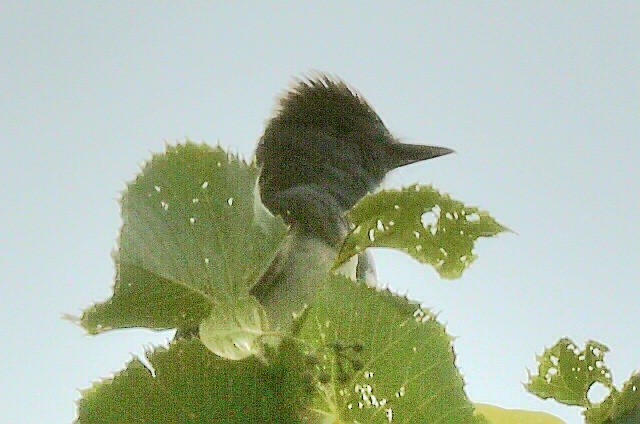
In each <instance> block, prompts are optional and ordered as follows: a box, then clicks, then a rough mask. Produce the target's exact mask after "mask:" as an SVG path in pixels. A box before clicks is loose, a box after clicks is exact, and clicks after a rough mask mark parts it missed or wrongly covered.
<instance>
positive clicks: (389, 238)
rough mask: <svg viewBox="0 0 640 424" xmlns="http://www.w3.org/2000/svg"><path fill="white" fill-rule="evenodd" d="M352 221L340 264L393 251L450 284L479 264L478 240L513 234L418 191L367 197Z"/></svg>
mask: <svg viewBox="0 0 640 424" xmlns="http://www.w3.org/2000/svg"><path fill="white" fill-rule="evenodd" d="M349 220H350V221H351V223H352V228H353V229H352V231H351V232H350V233H349V235H348V236H347V239H346V241H345V243H344V244H343V246H342V251H341V252H340V255H339V256H338V261H337V262H338V264H342V263H344V262H346V261H347V260H348V259H349V258H351V257H352V256H353V255H355V254H357V253H360V252H362V251H363V250H364V249H366V248H368V247H390V248H394V249H399V250H402V251H404V252H406V253H408V254H409V255H411V256H412V257H413V258H415V259H417V260H418V261H420V262H423V263H427V264H430V265H431V266H433V267H434V268H435V269H436V271H437V272H438V274H439V275H440V276H441V277H443V278H447V279H454V278H459V277H460V276H461V275H462V272H463V271H464V270H465V269H466V268H468V267H469V265H471V263H472V262H473V261H474V260H475V259H476V255H475V254H474V252H473V247H474V243H475V241H476V240H477V239H478V238H479V237H492V236H495V235H496V234H499V233H501V232H504V231H509V229H508V228H506V227H504V226H503V225H501V224H499V223H498V222H497V221H495V220H494V219H493V218H492V217H491V216H490V215H489V214H488V213H487V212H484V211H481V210H479V209H478V208H476V207H471V206H465V205H464V204H463V203H462V202H459V201H457V200H453V199H451V198H450V197H449V196H448V195H446V194H441V193H439V192H438V191H437V190H435V189H434V188H433V187H431V186H419V185H414V186H411V187H407V188H404V189H401V190H390V191H382V192H378V193H375V194H372V195H369V196H366V197H365V198H364V199H362V201H360V202H359V203H358V204H357V205H356V206H355V207H354V209H353V210H352V211H351V212H350V213H349Z"/></svg>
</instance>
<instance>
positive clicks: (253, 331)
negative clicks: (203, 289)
mask: <svg viewBox="0 0 640 424" xmlns="http://www.w3.org/2000/svg"><path fill="white" fill-rule="evenodd" d="M230 306H232V308H231V311H232V312H231V313H229V312H226V311H221V309H219V308H213V309H212V310H211V315H209V316H208V317H207V318H205V319H204V320H203V321H202V322H201V323H200V328H199V332H198V334H199V336H200V340H202V343H203V344H204V345H205V346H207V347H208V348H209V349H210V350H211V351H212V352H213V353H215V354H216V355H219V356H222V357H223V358H227V359H234V360H237V359H244V358H247V357H249V356H251V355H259V356H262V353H263V352H262V351H263V344H264V343H263V340H262V338H263V336H265V335H268V333H267V331H268V324H267V317H266V314H265V311H264V309H263V308H262V307H261V306H260V304H259V303H258V301H257V300H256V299H255V298H253V297H247V298H244V299H239V300H238V301H236V302H235V304H230Z"/></svg>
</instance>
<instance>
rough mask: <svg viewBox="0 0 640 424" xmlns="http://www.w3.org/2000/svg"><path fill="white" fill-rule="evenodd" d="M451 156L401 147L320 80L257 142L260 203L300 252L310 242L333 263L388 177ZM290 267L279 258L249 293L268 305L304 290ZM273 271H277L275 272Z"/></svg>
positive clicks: (330, 82)
mask: <svg viewBox="0 0 640 424" xmlns="http://www.w3.org/2000/svg"><path fill="white" fill-rule="evenodd" d="M451 152H452V150H450V149H447V148H443V147H434V146H423V145H414V144H404V143H400V142H399V141H398V140H397V139H396V138H394V137H393V135H392V134H391V133H390V132H389V130H388V129H387V127H386V126H385V124H384V123H383V121H382V119H381V118H380V116H378V114H377V113H376V112H375V111H374V110H373V109H372V108H371V106H370V105H369V104H368V103H367V102H366V101H365V100H364V98H363V97H362V96H360V95H359V94H357V93H356V92H355V91H354V90H352V89H351V88H349V87H348V86H347V85H346V84H345V83H344V82H342V81H340V80H337V79H334V78H331V77H329V76H327V75H323V74H319V75H315V76H313V77H311V78H309V79H305V80H299V81H298V82H297V84H296V85H295V86H294V87H293V88H292V89H291V90H290V91H289V92H288V93H287V94H286V95H285V96H284V97H283V98H282V99H281V100H280V104H279V108H278V110H277V111H276V114H275V116H274V117H273V118H271V120H270V121H269V122H268V124H267V127H266V129H265V132H264V134H263V136H262V137H261V138H260V141H259V143H258V147H257V149H256V159H257V163H258V165H259V166H260V167H261V168H262V170H261V174H260V179H259V188H260V196H261V198H262V202H263V203H264V204H265V206H266V207H267V208H269V210H271V212H273V213H274V214H277V215H281V216H282V217H283V218H284V220H285V221H286V222H287V223H288V224H289V225H291V228H292V233H293V234H295V237H297V238H299V240H297V242H296V243H298V242H300V243H298V244H297V245H298V247H300V246H303V247H301V249H302V250H305V252H306V254H307V255H308V254H309V251H311V249H310V248H309V246H310V243H311V241H312V240H313V241H315V242H317V243H322V244H323V245H324V247H323V249H324V250H323V252H324V254H325V256H327V254H330V253H331V252H333V254H334V255H335V253H337V250H338V249H339V247H340V245H341V244H342V241H343V239H344V237H345V235H346V233H347V224H346V221H345V214H346V212H347V211H348V210H349V209H351V208H352V207H353V206H354V205H355V204H356V203H357V202H358V201H359V200H360V199H361V198H362V197H364V196H365V195H366V194H367V193H369V192H371V191H374V190H375V189H376V188H377V187H378V186H379V184H380V183H381V182H382V180H383V178H384V177H385V175H386V174H387V173H388V172H389V171H391V170H393V169H395V168H397V167H400V166H403V165H407V164H410V163H414V162H418V161H421V160H426V159H430V158H434V157H437V156H442V155H445V154H448V153H451ZM304 238H307V239H309V240H306V241H305V240H304ZM294 244H295V243H294ZM288 254H292V252H291V249H289V253H288ZM329 256H331V255H329ZM334 259H335V257H334ZM310 260H311V261H313V259H312V258H311V259H310ZM288 262H291V263H293V262H294V261H287V259H286V258H279V259H278V260H277V261H276V262H274V265H273V266H272V269H270V271H269V272H268V273H267V274H266V275H268V276H269V279H270V280H271V281H264V280H263V281H261V282H259V283H258V284H257V285H256V286H255V287H254V288H253V289H252V293H253V294H254V295H255V296H256V297H257V298H258V299H259V300H260V301H261V302H262V303H263V305H266V304H273V303H274V302H279V301H281V299H284V298H286V297H287V296H288V294H290V293H293V292H295V293H296V296H299V295H300V293H301V292H303V291H304V290H307V289H304V290H300V287H296V290H293V289H292V284H298V283H297V282H298V280H300V279H301V276H300V275H299V274H296V277H295V281H292V278H289V277H290V276H291V275H293V274H292V273H289V274H287V273H288V272H289V271H287V263H288ZM321 262H322V267H324V268H327V263H328V264H329V267H328V268H327V269H326V271H324V272H327V271H328V269H329V268H330V265H331V258H324V259H322V261H321ZM276 264H277V267H278V268H280V269H274V268H275V267H276ZM282 281H288V282H287V284H283V283H282ZM300 284H302V283H300ZM287 285H288V288H287V287H286V286H287ZM274 290H276V291H277V292H278V293H279V294H274V293H276V291H274ZM309 290H310V291H313V290H312V288H309V289H308V290H307V291H309ZM289 300H292V299H289ZM293 300H295V299H293ZM307 300H308V299H306V300H305V302H306V301H307ZM292 310H293V309H292Z"/></svg>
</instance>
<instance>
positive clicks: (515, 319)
mask: <svg viewBox="0 0 640 424" xmlns="http://www.w3.org/2000/svg"><path fill="white" fill-rule="evenodd" d="M525 3H526V4H525ZM639 46H640V3H638V2H632V1H628V2H504V3H501V2H483V3H478V2H455V3H453V2H401V3H389V2H369V3H367V4H366V7H365V6H363V5H362V4H361V3H359V2H348V3H345V2H299V3H296V4H286V3H267V2H216V3H210V2H189V3H184V2H175V3H170V2H107V3H104V2H64V1H60V2H38V1H33V2H12V3H7V2H1V3H0V93H1V97H0V142H1V143H2V155H0V167H1V169H2V171H3V181H2V183H1V184H0V198H1V202H2V205H3V207H2V208H1V209H0V236H1V245H2V254H1V255H0V265H1V266H0V269H1V270H2V273H3V283H2V287H3V289H2V294H1V295H0V323H2V327H3V329H4V331H3V332H4V337H3V341H4V343H3V344H4V347H3V348H2V349H1V352H0V381H1V382H2V384H0V387H1V388H0V411H2V414H3V420H2V421H5V422H11V423H49V422H50V423H64V422H70V421H71V420H73V418H74V417H75V404H74V401H75V400H76V399H77V398H78V397H79V392H78V389H82V388H87V387H88V386H89V385H90V382H91V381H94V380H97V379H99V378H103V377H108V376H110V375H111V374H112V373H113V372H116V371H118V370H120V369H121V368H122V367H123V366H124V363H125V362H126V361H128V360H129V359H130V358H131V355H132V354H133V355H140V354H142V352H143V349H144V347H148V346H151V345H155V344H158V343H164V342H165V341H166V340H167V338H168V337H170V333H168V332H167V333H154V332H150V331H147V330H128V331H117V332H113V333H109V334H105V335H101V336H98V337H90V336H85V335H84V333H83V331H82V330H81V329H80V328H78V327H76V326H74V325H72V324H70V323H68V322H66V321H63V320H61V318H60V317H61V315H62V314H63V313H72V314H78V313H79V312H80V310H81V309H83V308H85V307H87V306H88V305H90V304H91V303H92V302H94V301H100V300H104V299H105V298H106V297H108V296H109V294H110V292H111V286H112V284H113V276H114V269H113V265H112V262H111V258H110V252H111V250H112V249H113V248H114V246H115V239H116V237H117V233H118V228H119V226H120V218H119V210H118V205H117V202H116V200H115V199H117V197H118V196H119V192H120V190H122V189H123V187H124V182H125V181H128V180H130V179H132V178H133V177H134V176H135V174H136V172H137V171H138V170H139V163H141V162H143V161H145V160H146V159H148V158H149V156H150V152H159V151H162V150H163V148H164V143H165V142H169V143H174V142H176V141H183V140H184V139H185V137H189V138H191V139H193V140H195V141H205V142H208V143H211V144H215V143H217V142H220V143H221V144H222V145H223V146H226V147H229V148H231V149H232V150H234V151H238V152H240V153H241V154H243V155H245V156H246V157H250V156H251V155H252V152H253V149H254V146H255V143H256V141H257V139H258V138H259V136H260V134H261V131H262V130H263V128H264V123H265V121H266V119H267V118H268V117H269V116H270V115H271V113H272V111H273V108H274V105H275V100H276V98H277V96H278V95H279V94H281V93H282V91H283V90H284V89H285V88H286V87H287V86H288V84H289V82H290V81H291V78H292V77H297V76H301V75H302V74H303V73H304V72H306V71H309V70H311V69H316V70H321V71H327V72H331V73H333V74H335V75H338V76H340V77H341V78H343V79H344V80H345V81H347V82H348V83H349V84H350V85H352V86H353V87H355V88H356V89H358V91H360V92H361V93H363V94H364V96H365V97H366V98H367V99H368V100H369V101H370V102H371V104H372V105H373V107H374V108H375V109H376V110H377V111H378V113H379V114H380V115H381V116H382V118H383V119H384V121H385V123H386V124H387V126H388V127H389V128H390V130H391V131H392V132H394V133H395V134H396V135H399V136H400V137H402V138H403V139H404V140H406V141H408V142H414V143H429V144H437V145H442V146H448V147H452V148H454V149H456V150H457V152H458V153H457V154H456V155H450V156H447V157H445V158H441V159H438V160H434V161H430V162H427V163H424V164H416V165H412V166H411V167H408V168H406V169H403V170H401V171H399V172H397V173H396V174H394V175H393V176H392V177H391V178H390V179H389V180H388V181H387V183H386V185H387V186H389V187H396V186H401V185H407V184H411V183H414V182H420V183H424V184H428V183H434V184H435V185H436V187H438V188H439V189H441V190H443V191H446V192H449V193H450V194H451V195H452V196H453V197H455V198H457V199H459V200H463V201H465V202H467V203H469V204H472V205H478V206H480V207H482V208H483V209H486V210H488V211H490V212H491V213H492V214H493V215H494V216H495V217H496V218H497V219H498V220H499V221H500V222H502V223H503V224H505V225H507V226H508V227H510V228H512V229H513V230H515V231H516V232H517V235H513V234H505V235H502V236H500V237H498V238H496V239H487V240H481V241H480V243H479V244H478V246H477V253H478V254H479V256H480V258H479V259H478V260H477V262H476V263H475V264H474V265H473V267H472V268H471V269H470V270H469V271H468V272H467V273H466V274H465V275H464V276H463V278H462V279H461V280H459V281H454V282H449V281H442V280H439V279H438V278H437V276H436V274H435V273H434V272H433V270H431V269H430V268H427V267H424V266H422V265H419V264H417V263H416V262H414V261H413V260H411V259H410V258H408V257H405V256H404V255H401V254H397V253H388V252H377V253H376V257H377V264H378V268H379V270H378V271H379V274H380V279H381V280H382V281H383V282H385V283H386V284H388V285H389V286H390V287H391V288H392V289H394V290H396V291H398V292H401V293H405V292H408V295H409V297H411V298H413V299H417V300H421V301H423V302H424V304H425V306H427V307H430V308H433V309H434V310H435V311H438V312H440V319H441V320H442V321H444V322H445V323H446V324H447V328H448V331H449V332H450V333H451V334H453V335H455V336H457V340H456V342H455V349H456V353H457V355H458V365H459V366H460V368H461V371H462V373H463V375H464V378H465V380H466V382H467V390H468V394H469V396H470V398H471V399H472V400H474V401H478V402H486V403H492V404H495V405H498V406H502V407H509V408H524V409H533V410H543V411H548V412H551V413H554V414H556V415H557V416H559V417H561V418H563V419H565V420H566V421H567V422H568V423H571V424H574V423H579V422H581V419H580V416H579V410H578V409H576V408H569V407H564V406H558V405H557V404H555V403H552V402H550V401H547V402H544V401H541V400H539V399H537V398H535V397H533V396H531V395H529V394H527V393H526V392H525V391H524V389H523V388H522V386H521V382H524V381H526V378H527V374H526V368H530V369H533V368H534V367H535V365H536V364H535V359H534V356H535V354H539V353H541V352H542V350H543V349H544V347H545V346H550V345H552V344H554V343H555V342H556V341H557V339H559V338H561V337H564V336H568V337H570V338H572V339H573V340H574V341H576V342H577V343H578V344H579V345H580V346H582V345H583V344H584V342H585V341H586V340H587V339H590V338H592V339H596V340H598V341H600V342H602V343H604V344H606V345H608V346H609V347H610V348H611V352H610V353H609V354H608V355H607V356H606V362H607V363H608V364H609V366H610V367H611V368H612V371H613V375H614V378H615V381H616V383H617V384H622V383H623V382H624V381H625V380H626V379H627V378H628V376H629V375H630V374H631V372H632V371H633V370H634V369H637V368H638V367H639V366H640V353H639V352H640V338H638V337H637V334H639V333H640V324H639V323H638V318H637V317H638V313H637V312H638V306H639V305H638V303H639V301H640V285H639V282H640V278H639V274H640V272H639V271H638V269H639V267H638V264H637V262H638V260H637V255H638V251H640V242H639V240H640V225H638V218H637V214H638V210H639V209H640V200H639V197H638V193H640V178H639V177H640V173H639V172H638V171H637V167H638V164H640V143H639V142H640V47H639Z"/></svg>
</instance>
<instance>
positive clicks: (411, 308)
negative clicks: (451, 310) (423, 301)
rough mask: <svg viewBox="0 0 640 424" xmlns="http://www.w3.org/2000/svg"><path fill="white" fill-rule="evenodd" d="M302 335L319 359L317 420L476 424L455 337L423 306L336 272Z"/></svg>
mask: <svg viewBox="0 0 640 424" xmlns="http://www.w3.org/2000/svg"><path fill="white" fill-rule="evenodd" d="M298 337H299V338H300V339H302V340H303V341H304V342H306V344H307V346H308V352H306V353H308V354H309V355H310V356H311V357H315V358H317V362H315V364H314V368H315V370H316V379H317V384H316V386H317V388H318V395H317V396H316V397H315V400H314V403H313V405H312V406H311V408H310V409H309V410H308V412H307V415H306V417H305V418H306V419H309V420H310V421H311V422H344V423H347V422H349V423H351V422H361V423H387V422H390V421H391V420H393V422H406V423H430V422H434V423H435V422H438V423H456V424H459V423H476V422H482V421H481V418H479V417H474V413H473V412H474V407H473V405H472V404H471V403H470V402H469V400H468V399H467V397H466V394H465V392H464V389H463V386H464V383H463V381H462V377H461V376H460V374H459V372H458V370H457V368H456V366H455V356H454V353H453V348H452V338H451V336H449V335H448V334H447V333H446V331H445V329H444V327H443V326H442V325H441V324H440V323H438V322H437V321H436V319H435V317H434V316H433V315H432V314H431V313H430V312H429V311H426V310H423V309H421V308H420V307H419V305H417V304H415V303H412V302H410V301H408V300H407V299H406V298H403V297H400V296H397V295H395V294H392V293H391V292H389V291H376V290H375V289H372V288H369V287H367V286H366V285H364V284H361V283H356V282H354V281H352V280H349V279H347V278H344V277H342V276H332V277H331V278H329V279H328V281H327V283H326V285H325V287H324V289H323V290H322V291H321V293H320V294H319V296H318V298H317V300H316V302H315V303H314V304H313V305H312V306H311V307H310V308H309V310H308V311H307V312H306V316H305V320H304V323H302V325H301V326H300V328H299V334H298Z"/></svg>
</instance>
